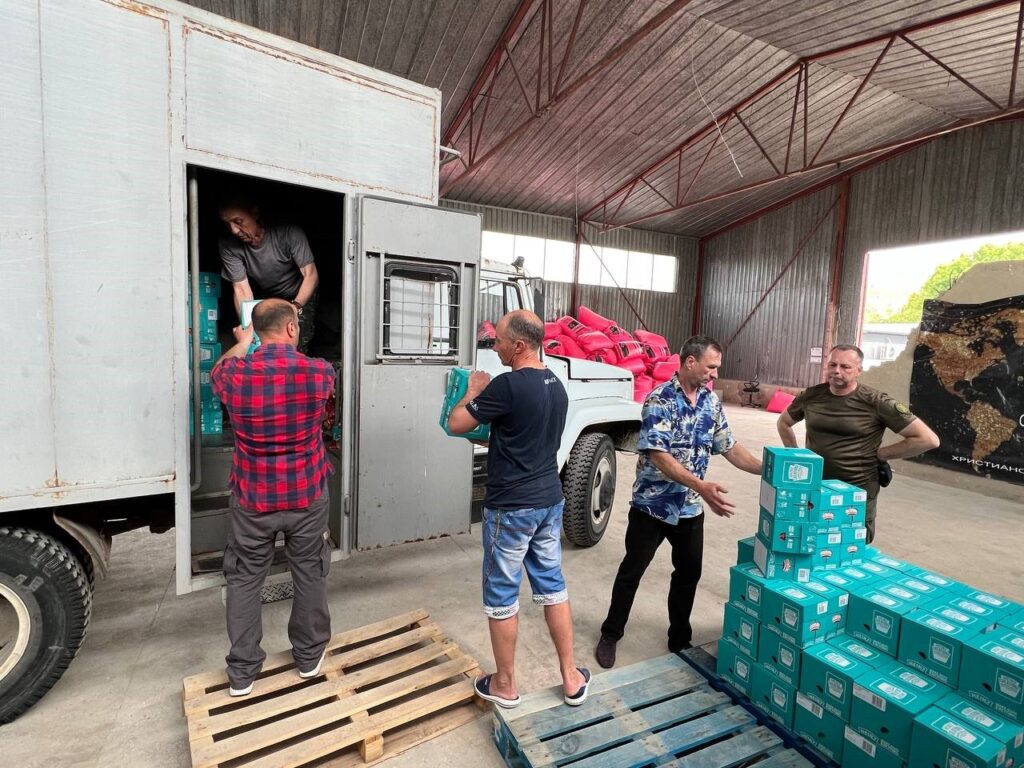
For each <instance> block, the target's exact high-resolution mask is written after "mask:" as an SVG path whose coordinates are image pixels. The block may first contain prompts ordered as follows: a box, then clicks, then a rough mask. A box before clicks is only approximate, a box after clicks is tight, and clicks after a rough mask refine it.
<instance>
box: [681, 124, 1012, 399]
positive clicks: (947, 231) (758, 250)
mask: <svg viewBox="0 0 1024 768" xmlns="http://www.w3.org/2000/svg"><path fill="white" fill-rule="evenodd" d="M1022 169H1024V121H1020V120H1018V121H1013V122H1003V123H992V124H989V125H985V126H980V127H977V128H971V129H968V130H965V131H961V132H959V133H955V134H951V135H949V136H945V137H943V138H941V139H937V140H936V141H933V142H931V143H929V144H926V145H924V146H923V147H919V148H918V149H915V150H913V151H910V152H907V153H906V154H905V155H901V156H899V157H897V158H894V159H892V160H889V161H887V162H885V163H882V164H880V165H877V166H875V167H873V168H870V169H868V170H866V171H864V172H863V173H860V174H857V175H855V176H853V177H852V179H851V182H850V204H849V217H848V222H847V230H846V251H845V263H844V270H843V277H842V284H841V295H840V303H839V308H838V314H837V325H836V334H835V341H836V342H837V343H840V342H851V341H856V338H857V331H858V328H859V324H860V298H861V287H862V281H863V269H864V257H865V255H866V253H867V252H868V251H870V250H874V249H878V248H889V247H895V246H899V245H914V244H917V243H926V242H929V241H931V242H935V241H941V240H951V239H956V238H961V237H972V236H976V235H983V234H991V233H997V232H1007V231H1013V230H1019V229H1024V170H1022ZM837 195H838V185H834V186H832V187H829V188H827V189H825V190H823V191H821V192H818V193H816V194H814V195H812V196H810V197H807V198H803V199H801V200H797V201H796V202H794V203H792V204H790V205H789V206H786V207H785V208H782V209H780V210H778V211H774V212H772V213H769V214H766V215H765V216H762V217H761V218H759V219H756V220H755V221H752V222H750V223H749V224H745V225H743V226H742V227H738V228H736V229H734V230H730V231H728V232H725V233H724V234H722V235H719V236H718V237H716V238H713V239H711V240H708V241H707V242H706V243H705V259H706V261H705V272H704V293H703V299H702V305H701V320H702V330H703V331H704V332H705V333H708V334H710V335H712V336H715V337H717V338H718V339H719V340H720V341H722V342H723V343H724V342H725V341H726V340H727V339H728V338H729V336H730V335H731V334H732V333H733V332H734V331H735V329H736V328H737V326H738V325H739V324H740V323H741V322H742V321H743V319H744V318H745V317H746V316H747V314H748V313H749V311H750V309H751V308H752V307H753V306H754V304H756V303H757V300H758V298H759V297H760V296H761V293H762V292H763V291H764V290H765V289H766V288H767V287H768V286H769V285H770V284H771V282H772V280H773V279H774V278H775V276H776V275H778V273H779V271H780V269H781V267H782V265H783V264H784V263H785V262H786V261H787V260H788V258H789V257H790V256H791V255H792V254H793V252H794V250H795V249H796V247H797V245H798V243H799V241H800V239H801V238H802V237H804V236H805V235H806V234H807V233H808V232H809V231H810V230H811V228H812V227H813V226H814V223H815V222H816V221H817V220H818V218H819V217H820V216H821V215H822V214H823V213H824V212H825V211H826V210H827V209H828V207H829V206H830V205H831V204H832V202H833V201H834V200H835V199H836V197H837ZM834 228H835V212H834V211H833V212H832V213H831V214H829V215H828V216H827V217H826V219H825V221H824V222H823V224H822V226H821V228H820V229H819V230H818V232H817V233H816V235H815V236H814V237H812V238H811V239H810V240H809V241H808V243H807V245H806V246H805V248H804V250H803V251H802V253H801V255H800V257H799V258H798V259H797V261H796V262H795V263H794V264H793V267H792V268H791V269H790V271H789V273H787V275H786V276H785V277H784V278H783V280H782V281H781V282H780V283H779V285H778V286H777V287H776V289H775V290H774V291H773V292H772V294H770V295H769V297H768V298H767V299H766V301H765V302H764V304H762V305H761V308H760V309H759V310H758V312H757V313H756V314H755V315H754V317H753V318H752V319H751V320H750V322H749V323H748V324H747V327H746V328H745V329H744V330H743V332H742V333H741V334H740V335H739V336H738V337H737V338H736V339H735V341H734V342H733V343H732V344H731V345H730V347H729V349H728V350H727V351H726V355H725V360H724V362H723V366H722V375H723V377H725V378H731V379H743V380H745V379H749V378H751V377H754V376H756V377H758V378H759V379H760V380H761V381H762V382H766V383H772V384H781V385H787V386H808V385H810V384H816V383H818V382H819V381H820V380H821V378H820V368H819V367H818V366H816V365H812V364H811V363H810V354H809V353H810V349H811V347H816V346H820V345H821V344H822V343H823V337H824V325H825V303H826V300H827V296H828V279H829V274H828V272H829V267H830V261H831V258H832V248H833V238H834Z"/></svg>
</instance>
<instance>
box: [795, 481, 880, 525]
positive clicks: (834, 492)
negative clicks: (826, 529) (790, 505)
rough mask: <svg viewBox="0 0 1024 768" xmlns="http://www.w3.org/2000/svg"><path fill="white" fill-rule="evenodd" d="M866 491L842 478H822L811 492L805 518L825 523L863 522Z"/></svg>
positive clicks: (845, 523)
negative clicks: (816, 487) (816, 488)
mask: <svg viewBox="0 0 1024 768" xmlns="http://www.w3.org/2000/svg"><path fill="white" fill-rule="evenodd" d="M866 503H867V492H866V491H864V490H862V489H860V488H858V487H857V486H855V485H850V484H849V483H844V482H843V481H842V480H823V481H822V483H821V485H820V486H819V488H818V490H816V491H813V492H812V493H811V498H810V501H809V504H808V511H807V519H808V520H810V521H811V522H815V523H821V524H827V525H847V524H850V523H864V519H865V508H866Z"/></svg>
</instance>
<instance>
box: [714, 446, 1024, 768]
mask: <svg viewBox="0 0 1024 768" xmlns="http://www.w3.org/2000/svg"><path fill="white" fill-rule="evenodd" d="M763 467H764V469H763V474H762V482H761V494H760V512H759V517H758V530H757V533H756V535H755V536H753V537H751V538H750V539H744V540H742V541H740V542H739V544H738V552H737V564H736V565H735V566H734V567H733V568H732V569H731V574H730V588H729V602H728V603H727V604H726V606H725V618H724V629H723V634H722V642H720V643H719V646H718V648H719V651H718V671H719V674H720V675H721V676H722V677H724V678H725V679H726V680H727V681H728V682H730V683H731V684H732V685H733V686H735V687H736V688H738V689H739V690H740V691H741V692H742V693H744V694H745V695H747V696H748V697H749V698H750V700H751V701H752V702H753V704H754V705H755V706H757V707H759V708H760V709H761V710H762V711H764V712H765V713H766V714H767V715H769V716H770V717H772V718H773V719H775V720H777V721H778V722H780V723H781V724H782V725H784V726H786V727H787V728H790V729H792V730H794V731H795V732H796V733H797V734H799V735H800V736H802V737H803V738H804V739H806V740H807V741H808V742H809V743H810V744H812V745H813V746H814V747H815V748H816V749H817V750H818V751H819V752H821V753H822V754H824V755H825V756H826V757H827V758H830V759H831V760H833V761H835V762H836V763H838V764H841V765H842V766H850V767H851V768H860V767H861V766H879V767H880V768H903V766H905V765H906V766H909V768H933V767H934V768H970V767H973V768H982V766H992V768H1013V766H1016V765H1018V764H1019V763H1020V761H1021V760H1022V759H1024V724H1022V723H1024V607H1022V606H1021V605H1019V604H1016V603H1013V602H1012V601H1010V600H1007V599H1005V598H1001V597H999V596H996V595H991V594H988V593H985V592H982V591H980V590H976V589H973V588H971V587H969V586H967V585H964V584H961V583H959V582H956V581H954V580H952V579H948V578H946V577H944V576H942V575H941V574H937V573H933V572H931V571H927V570H925V569H923V568H919V567H917V566H915V565H913V564H911V563H906V562H903V561H901V560H898V559H896V558H893V557H889V556H887V555H885V554H884V553H882V552H880V551H879V550H877V549H875V548H874V547H869V546H867V545H866V531H865V528H864V511H865V505H866V494H865V493H864V492H863V491H862V490H861V489H859V488H856V487H854V486H850V485H848V484H846V483H840V482H838V481H830V480H822V479H821V472H822V460H821V458H820V457H819V456H817V455H815V454H814V453H812V452H810V451H807V450H803V449H786V448H767V449H765V454H764V461H763Z"/></svg>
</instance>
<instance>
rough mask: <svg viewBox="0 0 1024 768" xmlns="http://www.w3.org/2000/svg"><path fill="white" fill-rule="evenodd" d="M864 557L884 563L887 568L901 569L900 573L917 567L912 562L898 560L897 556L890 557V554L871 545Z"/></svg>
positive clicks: (865, 551) (866, 549) (880, 563)
mask: <svg viewBox="0 0 1024 768" xmlns="http://www.w3.org/2000/svg"><path fill="white" fill-rule="evenodd" d="M864 557H865V559H867V560H871V561H873V562H875V563H878V564H879V565H884V566H885V567H886V568H892V569H893V570H894V571H899V572H900V573H904V572H906V571H907V570H909V569H911V568H916V567H917V566H915V565H913V564H911V563H905V562H903V561H902V560H897V559H896V558H895V557H889V555H887V554H885V553H884V552H881V551H879V550H878V549H876V548H875V547H870V546H869V547H866V548H865V550H864Z"/></svg>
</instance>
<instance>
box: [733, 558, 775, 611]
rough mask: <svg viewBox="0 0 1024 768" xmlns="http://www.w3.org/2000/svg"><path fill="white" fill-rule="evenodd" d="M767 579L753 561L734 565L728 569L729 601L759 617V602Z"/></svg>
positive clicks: (762, 596)
mask: <svg viewBox="0 0 1024 768" xmlns="http://www.w3.org/2000/svg"><path fill="white" fill-rule="evenodd" d="M765 584H767V579H765V577H764V576H763V575H762V574H761V572H760V571H758V569H757V566H756V565H754V564H753V563H747V564H745V565H734V566H732V568H730V569H729V602H730V603H732V604H733V605H735V606H736V607H737V608H739V609H740V610H743V611H746V612H747V613H749V614H750V615H751V616H753V617H754V618H755V619H758V620H759V621H760V619H761V603H762V601H763V599H764V587H765Z"/></svg>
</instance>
